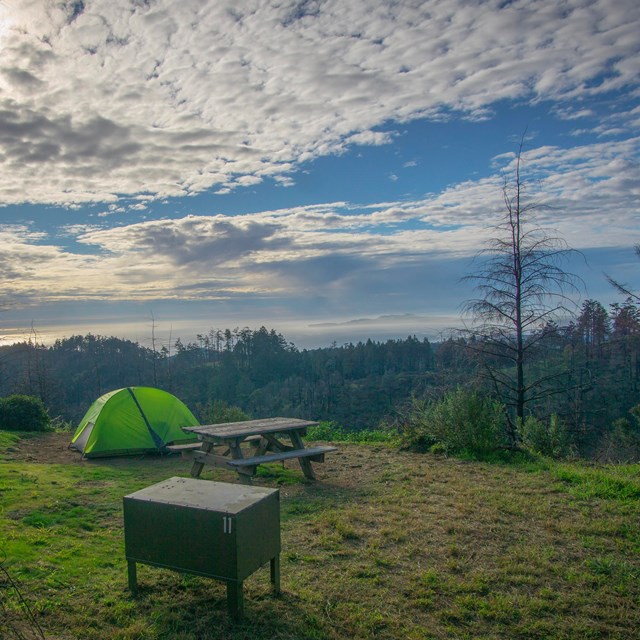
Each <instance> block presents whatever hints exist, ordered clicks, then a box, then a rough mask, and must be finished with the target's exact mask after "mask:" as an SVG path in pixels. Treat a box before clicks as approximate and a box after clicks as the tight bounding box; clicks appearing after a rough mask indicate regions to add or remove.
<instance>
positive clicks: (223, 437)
mask: <svg viewBox="0 0 640 640" xmlns="http://www.w3.org/2000/svg"><path fill="white" fill-rule="evenodd" d="M317 424H318V423H317V422H309V421H307V420H300V419H298V418H265V419H262V420H248V421H245V422H226V423H223V424H210V425H202V426H199V427H183V429H182V430H183V431H185V432H186V433H192V434H194V435H195V436H197V437H198V440H199V442H196V443H192V444H187V445H177V446H174V447H170V449H171V450H174V451H180V452H181V453H182V455H183V456H185V457H190V458H192V460H193V465H192V467H191V475H192V476H193V477H194V478H197V477H198V476H199V475H200V473H201V472H202V469H203V468H204V467H205V465H211V466H214V467H222V468H225V469H234V470H235V471H237V472H238V475H239V477H240V480H241V481H242V482H245V483H250V482H251V478H252V477H253V476H254V475H255V473H256V470H257V468H258V466H259V465H261V464H265V463H269V462H278V461H283V460H290V459H297V460H298V462H299V463H300V467H301V469H302V472H303V473H304V475H305V477H306V478H308V479H309V480H315V474H314V472H313V467H312V466H311V463H312V462H324V455H325V453H329V452H331V451H335V450H336V447H331V446H317V447H310V448H308V449H307V448H305V446H304V442H303V441H302V437H303V436H304V435H306V432H307V428H308V427H312V426H316V425H317ZM283 437H285V438H287V439H288V440H289V441H290V442H291V444H287V443H286V442H283V441H282V439H283ZM243 445H244V446H243ZM216 447H221V448H222V451H221V452H217V451H216ZM245 454H248V455H245Z"/></svg>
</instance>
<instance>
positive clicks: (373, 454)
mask: <svg viewBox="0 0 640 640" xmlns="http://www.w3.org/2000/svg"><path fill="white" fill-rule="evenodd" d="M71 436H72V434H70V433H64V432H62V433H39V434H33V436H28V437H23V438H22V439H20V440H19V441H18V442H16V443H15V444H12V445H11V446H10V447H8V448H7V449H6V450H5V451H4V452H0V457H1V459H4V460H5V461H13V462H32V463H34V464H77V465H107V466H111V467H117V466H122V467H126V466H129V465H130V464H131V461H132V460H140V459H144V460H145V467H156V466H158V467H160V466H161V467H167V470H168V471H172V470H173V469H174V468H175V472H176V473H184V472H186V471H188V469H189V468H190V466H191V462H190V461H189V460H185V459H184V458H182V457H181V456H180V455H177V454H174V455H153V454H147V455H138V456H119V457H107V458H94V459H86V458H83V457H82V454H81V453H80V452H78V451H76V450H75V449H70V448H69V443H70V442H71ZM307 444H308V446H310V445H311V443H307ZM399 455H400V456H402V454H399V453H397V452H393V451H391V450H389V449H387V448H386V447H377V446H374V447H358V446H355V445H347V444H339V445H338V450H337V451H336V452H334V453H329V454H327V456H326V459H325V463H324V464H314V465H313V466H314V470H315V472H316V474H317V476H318V478H319V479H325V480H330V481H331V482H336V483H337V484H339V485H342V484H345V485H348V486H354V485H359V484H360V482H361V481H365V479H366V478H370V477H371V476H372V475H374V476H375V475H378V474H379V473H381V471H382V470H383V469H384V468H385V467H386V466H387V465H389V464H390V463H392V462H393V461H397V458H398V456H399ZM409 455H411V454H409ZM285 466H286V467H288V468H291V469H297V470H298V471H300V467H299V465H298V464H297V462H296V461H295V460H288V461H287V462H286V464H285ZM220 474H223V475H224V476H225V478H221V477H219V476H220ZM300 474H301V475H302V472H301V471H300ZM227 476H228V479H229V480H230V481H235V480H236V474H235V473H234V472H233V471H228V472H227V471H224V470H217V469H216V470H213V469H211V468H208V467H205V469H204V470H203V473H202V477H203V478H205V479H216V480H218V479H227ZM256 480H257V484H265V485H269V484H271V482H270V481H269V480H268V479H266V478H259V479H256Z"/></svg>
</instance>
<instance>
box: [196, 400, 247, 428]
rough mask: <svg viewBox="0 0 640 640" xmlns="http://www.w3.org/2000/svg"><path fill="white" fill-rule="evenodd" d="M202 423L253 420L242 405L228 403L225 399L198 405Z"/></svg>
mask: <svg viewBox="0 0 640 640" xmlns="http://www.w3.org/2000/svg"><path fill="white" fill-rule="evenodd" d="M196 410H197V413H198V417H199V419H200V422H201V423H202V424H222V423H223V422H244V421H245V420H251V416H249V415H248V414H246V413H245V412H244V411H243V410H242V409H241V408H240V407H234V406H232V405H228V404H227V403H226V402H225V401H224V400H214V401H213V402H207V404H204V405H203V404H199V405H197V406H196Z"/></svg>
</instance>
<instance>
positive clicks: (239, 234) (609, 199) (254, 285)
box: [0, 139, 640, 317]
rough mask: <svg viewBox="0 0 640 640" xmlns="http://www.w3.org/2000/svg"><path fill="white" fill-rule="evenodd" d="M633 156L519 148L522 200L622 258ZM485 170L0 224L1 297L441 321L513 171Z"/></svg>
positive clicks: (633, 201) (569, 233) (577, 241)
mask: <svg viewBox="0 0 640 640" xmlns="http://www.w3.org/2000/svg"><path fill="white" fill-rule="evenodd" d="M639 146H640V139H633V140H627V141H621V142H606V143H605V142H602V143H595V144H591V145H584V146H581V147H574V148H571V149H563V148H560V147H556V146H540V147H536V148H532V149H529V150H528V151H527V152H526V153H525V155H524V157H523V164H522V168H523V171H524V173H523V176H524V177H525V179H527V181H526V182H525V184H524V197H525V198H527V201H528V202H535V203H538V204H539V205H540V206H539V207H538V208H537V210H536V215H537V222H538V223H539V224H541V225H543V226H544V227H545V228H546V229H547V230H548V232H549V233H551V234H555V233H556V232H557V233H559V234H560V235H561V236H563V237H564V238H566V240H567V241H568V242H569V244H570V245H571V246H572V247H574V248H576V249H581V250H583V251H592V250H594V249H602V248H609V249H618V248H620V247H628V246H631V245H632V244H633V243H634V242H635V239H634V235H633V230H635V229H637V222H638V219H639V218H640V205H639V204H638V199H637V197H636V195H635V194H637V193H639V192H640V177H639V176H638V172H637V165H636V164H635V163H634V162H633V161H631V160H626V158H633V157H635V156H636V155H637V153H638V147H639ZM496 162H497V165H498V166H497V168H496V172H495V173H494V175H491V176H489V177H486V178H482V179H478V180H475V181H465V182H461V183H458V184H455V185H452V186H451V187H449V188H448V189H446V190H444V191H443V192H441V193H436V194H429V195H426V196H425V197H423V198H420V199H414V200H406V201H397V202H381V203H372V204H368V205H366V206H362V207H361V206H357V205H354V204H351V203H348V202H333V203H324V204H318V205H313V206H300V207H290V208H284V209H277V210H265V211H259V212H255V213H247V214H244V215H241V216H227V215H222V214H214V215H197V216H196V215H191V216H185V217H182V218H176V219H163V220H151V221H144V222H138V223H136V224H122V225H121V226H117V227H113V228H109V227H108V225H107V223H106V221H105V222H102V221H101V223H100V224H92V225H67V226H66V227H65V228H64V229H63V230H62V232H61V233H60V234H59V235H56V236H53V237H50V236H48V235H47V234H46V233H44V232H42V231H38V232H36V231H34V230H33V229H32V227H31V226H29V225H4V226H2V227H0V242H2V245H3V253H2V256H1V259H0V274H2V276H3V278H2V280H1V281H0V293H1V294H2V295H4V296H5V298H6V299H11V300H21V301H22V302H23V303H24V302H25V301H29V300H31V301H38V302H49V303H51V302H56V301H61V300H76V301H80V300H85V301H87V300H112V301H114V300H129V301H135V302H143V301H151V300H156V301H157V300H176V301H183V302H184V301H189V300H191V301H196V300H216V301H224V300H233V302H234V304H247V305H264V304H266V302H265V301H270V304H272V308H281V309H285V308H288V309H298V308H300V306H301V305H303V306H310V307H314V308H316V307H322V308H323V309H332V310H334V312H335V313H336V314H337V317H343V316H344V315H345V313H347V311H346V310H348V309H351V310H352V311H353V313H357V312H358V310H360V313H365V309H367V310H368V311H367V313H371V314H376V313H379V312H380V310H381V309H382V310H383V311H384V310H386V311H388V312H396V311H398V312H400V311H402V312H407V311H410V312H420V309H421V308H423V307H424V303H425V300H426V299H428V300H429V304H430V306H431V308H432V310H433V311H434V312H437V311H438V309H439V310H440V312H442V313H445V311H446V309H447V304H448V305H451V304H453V301H454V299H456V298H457V299H458V300H460V299H462V298H461V297H462V295H463V294H462V293H461V290H460V289H459V286H458V285H457V284H456V282H457V279H458V278H459V277H461V276H462V275H463V274H464V273H465V270H467V271H468V269H469V268H470V266H469V264H470V262H469V261H470V258H471V257H472V256H473V255H474V254H476V253H477V251H478V249H479V248H481V247H482V243H483V241H485V240H487V239H488V238H489V237H490V236H491V234H492V233H493V231H492V228H493V225H495V224H496V223H497V222H498V220H499V216H500V214H501V212H502V211H503V207H504V205H503V202H502V187H503V185H504V180H505V177H506V178H507V179H508V178H509V176H510V172H511V171H512V170H513V168H514V165H513V162H514V159H513V156H512V155H511V154H505V155H503V156H500V157H499V158H498V159H497V160H496ZM112 206H113V207H115V208H117V206H116V205H112ZM69 237H72V238H74V239H75V243H77V244H71V245H70V244H69V242H68V239H69ZM78 245H82V247H83V248H82V250H81V251H80V252H76V250H74V249H73V247H77V246H78ZM417 292H421V293H420V294H418V293H417ZM448 308H450V306H449V307H448ZM287 313H289V312H287Z"/></svg>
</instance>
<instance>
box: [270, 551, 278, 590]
mask: <svg viewBox="0 0 640 640" xmlns="http://www.w3.org/2000/svg"><path fill="white" fill-rule="evenodd" d="M271 584H272V585H273V592H274V593H275V594H276V595H278V594H279V593H280V554H278V555H277V556H276V557H275V558H271Z"/></svg>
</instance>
